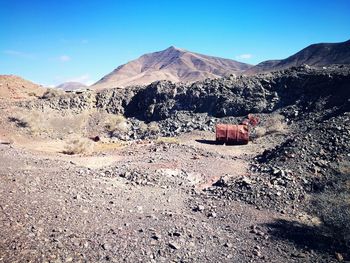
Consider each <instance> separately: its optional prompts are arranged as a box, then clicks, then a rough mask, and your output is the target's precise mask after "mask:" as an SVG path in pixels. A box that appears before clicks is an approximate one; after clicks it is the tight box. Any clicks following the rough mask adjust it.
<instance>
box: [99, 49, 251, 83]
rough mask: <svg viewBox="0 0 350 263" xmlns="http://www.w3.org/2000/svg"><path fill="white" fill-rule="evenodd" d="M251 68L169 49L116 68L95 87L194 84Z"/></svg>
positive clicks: (149, 54)
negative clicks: (164, 83)
mask: <svg viewBox="0 0 350 263" xmlns="http://www.w3.org/2000/svg"><path fill="white" fill-rule="evenodd" d="M250 67H251V65H248V64H245V63H241V62H237V61H234V60H230V59H223V58H218V57H212V56H207V55H202V54H199V53H194V52H191V51H188V50H185V49H182V48H178V47H175V46H170V47H168V48H167V49H165V50H162V51H158V52H154V53H148V54H145V55H143V56H141V57H139V58H138V59H136V60H133V61H130V62H129V63H126V64H124V65H121V66H119V67H117V68H116V69H115V70H114V71H112V72H111V73H109V74H108V75H106V76H104V77H103V78H102V79H101V80H99V81H98V82H97V83H95V84H94V85H93V87H94V88H96V89H104V88H113V87H127V86H131V85H146V84H150V83H152V82H154V81H157V80H170V81H172V82H189V83H191V82H195V81H199V80H204V79H207V78H212V79H213V78H220V77H223V76H227V75H230V74H237V73H241V72H243V71H244V70H246V69H248V68H250Z"/></svg>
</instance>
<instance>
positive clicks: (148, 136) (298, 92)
mask: <svg viewBox="0 0 350 263" xmlns="http://www.w3.org/2000/svg"><path fill="white" fill-rule="evenodd" d="M349 70H350V69H349V68H348V67H334V68H333V69H331V70H329V71H327V70H326V69H321V70H316V69H311V68H308V67H302V68H299V69H290V70H287V71H284V72H278V73H276V74H270V75H261V76H254V77H241V78H237V79H232V78H226V79H221V80H211V81H205V82H198V83H196V84H193V85H192V86H191V85H182V84H179V85H174V84H171V83H169V82H158V83H154V84H151V85H149V86H146V87H141V88H140V87H137V88H134V89H133V88H130V89H123V91H121V90H119V89H115V90H109V91H105V92H101V93H94V92H87V93H83V94H82V93H79V94H74V93H70V94H64V95H60V94H58V95H57V94H51V93H45V94H44V96H43V97H42V98H40V99H36V98H33V99H32V100H31V101H30V102H26V101H25V102H23V101H20V102H18V101H6V100H3V101H0V113H1V114H0V180H1V183H0V221H1V224H0V262H337V261H346V260H349V259H350V255H349V249H348V247H349V243H347V242H348V241H349V240H350V238H349V236H348V234H349V233H350V231H349V230H350V227H349V226H350V224H349V220H348V218H349V216H350V209H349V204H348V203H347V202H348V198H349V189H350V188H349V187H350V178H349V171H350V155H349V149H350V133H349V130H350V115H349V105H350V104H349V101H350V100H349V89H348V84H349ZM320 87H321V88H322V89H321V88H320ZM315 92H318V93H317V96H316V95H315V94H316V93H315ZM251 111H254V112H255V113H256V116H257V117H259V118H260V123H259V126H258V127H256V128H252V127H251V141H250V142H249V144H248V145H240V146H235V145H233V146H226V145H218V144H216V143H215V132H214V128H215V124H216V123H219V122H230V123H239V122H241V121H242V120H243V119H244V118H245V117H246V113H250V112H251ZM121 114H123V115H126V117H127V118H125V117H123V116H122V115H121ZM73 146H75V147H73ZM339 197H341V198H340V199H339ZM324 199H325V201H323V202H321V203H320V200H321V201H322V200H324ZM333 199H334V200H335V201H334V200H333ZM333 208H334V209H333ZM328 210H330V212H328ZM333 210H334V211H333ZM348 215H349V216H348Z"/></svg>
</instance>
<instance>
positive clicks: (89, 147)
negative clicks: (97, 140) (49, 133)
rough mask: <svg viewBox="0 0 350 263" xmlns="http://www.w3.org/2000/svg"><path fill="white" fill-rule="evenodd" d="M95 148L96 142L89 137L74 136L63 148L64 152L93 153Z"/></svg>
mask: <svg viewBox="0 0 350 263" xmlns="http://www.w3.org/2000/svg"><path fill="white" fill-rule="evenodd" d="M93 150H94V143H93V142H92V141H91V140H89V139H87V138H81V137H80V138H79V137H76V138H72V139H70V140H69V141H68V142H67V143H66V146H65V148H64V150H63V153H64V154H69V155H74V154H91V153H92V152H93Z"/></svg>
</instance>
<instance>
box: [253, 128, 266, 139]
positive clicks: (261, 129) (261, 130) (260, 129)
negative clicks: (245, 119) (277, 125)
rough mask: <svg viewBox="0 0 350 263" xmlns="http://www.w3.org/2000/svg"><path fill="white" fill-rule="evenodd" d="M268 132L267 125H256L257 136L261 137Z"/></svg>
mask: <svg viewBox="0 0 350 263" xmlns="http://www.w3.org/2000/svg"><path fill="white" fill-rule="evenodd" d="M265 134H266V128H265V127H256V128H255V135H256V137H258V138H260V137H263V136H264V135H265Z"/></svg>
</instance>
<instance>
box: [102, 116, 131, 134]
mask: <svg viewBox="0 0 350 263" xmlns="http://www.w3.org/2000/svg"><path fill="white" fill-rule="evenodd" d="M105 127H106V129H107V131H108V132H109V134H110V136H111V137H113V136H117V135H118V134H123V133H126V132H127V131H128V124H127V121H126V118H125V117H124V116H123V115H112V114H109V115H108V116H107V117H106V122H105Z"/></svg>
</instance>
